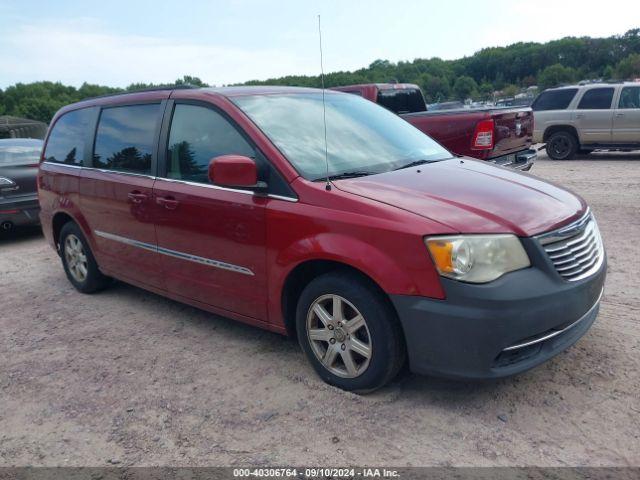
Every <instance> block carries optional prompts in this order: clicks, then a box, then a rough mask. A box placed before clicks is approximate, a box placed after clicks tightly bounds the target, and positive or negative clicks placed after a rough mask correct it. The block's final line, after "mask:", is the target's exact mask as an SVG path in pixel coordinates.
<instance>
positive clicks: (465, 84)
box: [453, 75, 478, 100]
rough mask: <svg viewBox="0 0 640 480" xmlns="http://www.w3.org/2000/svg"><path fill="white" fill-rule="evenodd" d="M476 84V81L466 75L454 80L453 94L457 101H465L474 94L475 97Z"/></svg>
mask: <svg viewBox="0 0 640 480" xmlns="http://www.w3.org/2000/svg"><path fill="white" fill-rule="evenodd" d="M477 91H478V84H477V83H476V81H475V80H474V79H473V78H471V77H468V76H466V75H462V76H461V77H458V78H457V79H456V82H455V83H454V84H453V93H454V95H455V96H456V98H457V99H458V100H466V99H467V98H470V97H471V96H472V95H473V94H474V93H475V94H476V95H477Z"/></svg>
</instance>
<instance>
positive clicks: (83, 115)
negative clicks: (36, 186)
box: [44, 108, 96, 165]
mask: <svg viewBox="0 0 640 480" xmlns="http://www.w3.org/2000/svg"><path fill="white" fill-rule="evenodd" d="M95 112H96V110H95V109H94V108H83V109H81V110H74V111H72V112H69V113H65V114H64V115H62V116H61V117H60V118H59V119H58V120H57V121H56V123H55V124H54V125H53V130H51V134H50V135H49V140H48V141H47V148H46V150H45V154H44V158H45V160H46V161H48V162H56V163H65V164H67V165H82V162H83V159H84V153H85V142H86V139H87V138H88V134H89V128H90V126H91V124H92V123H93V120H94V115H95Z"/></svg>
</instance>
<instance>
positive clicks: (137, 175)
mask: <svg viewBox="0 0 640 480" xmlns="http://www.w3.org/2000/svg"><path fill="white" fill-rule="evenodd" d="M83 168H84V169H85V170H92V171H94V172H101V173H115V174H118V175H126V176H129V177H141V178H150V179H151V180H154V179H155V178H156V177H154V176H153V175H148V174H146V173H135V172H124V171H122V170H107V169H105V168H95V167H83Z"/></svg>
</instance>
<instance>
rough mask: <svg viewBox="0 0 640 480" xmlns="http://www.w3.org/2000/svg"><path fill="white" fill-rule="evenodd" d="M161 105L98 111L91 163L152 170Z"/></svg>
mask: <svg viewBox="0 0 640 480" xmlns="http://www.w3.org/2000/svg"><path fill="white" fill-rule="evenodd" d="M159 112H160V104H149V105H131V106H126V107H111V108H105V109H103V110H102V113H101V114H100V122H99V123H98V132H97V134H96V146H95V150H94V154H93V166H94V167H96V168H103V169H106V170H116V171H122V172H132V173H141V174H147V175H148V174H150V173H151V159H152V156H153V148H154V145H155V132H156V126H157V122H158V117H159Z"/></svg>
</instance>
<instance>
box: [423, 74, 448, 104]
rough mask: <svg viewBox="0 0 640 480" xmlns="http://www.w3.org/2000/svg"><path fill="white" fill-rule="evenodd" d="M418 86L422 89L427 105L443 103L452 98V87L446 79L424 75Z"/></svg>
mask: <svg viewBox="0 0 640 480" xmlns="http://www.w3.org/2000/svg"><path fill="white" fill-rule="evenodd" d="M417 84H418V85H419V86H420V88H421V89H422V93H423V94H424V99H425V101H426V102H427V103H436V102H443V101H445V100H447V99H448V98H449V97H450V96H451V86H450V85H449V80H448V79H447V78H446V77H437V76H435V75H431V74H429V73H423V74H422V75H420V77H419V78H418V82H417Z"/></svg>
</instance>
